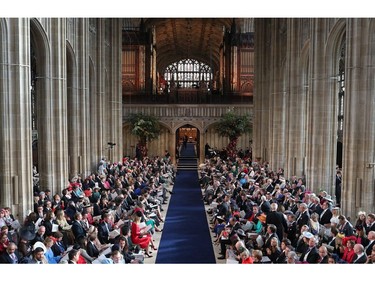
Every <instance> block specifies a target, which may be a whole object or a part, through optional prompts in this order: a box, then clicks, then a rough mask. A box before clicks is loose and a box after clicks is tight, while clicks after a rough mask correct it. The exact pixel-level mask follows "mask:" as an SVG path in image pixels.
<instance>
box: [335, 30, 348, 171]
mask: <svg viewBox="0 0 375 281" xmlns="http://www.w3.org/2000/svg"><path fill="white" fill-rule="evenodd" d="M345 50H346V44H345V35H344V36H343V38H342V41H341V46H340V50H339V52H340V53H339V61H338V68H339V69H338V84H339V86H338V99H337V101H338V105H337V106H338V110H337V122H338V124H337V159H336V164H337V165H338V166H339V167H342V147H343V131H344V95H345Z"/></svg>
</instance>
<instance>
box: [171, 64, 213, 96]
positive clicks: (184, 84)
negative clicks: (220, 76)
mask: <svg viewBox="0 0 375 281" xmlns="http://www.w3.org/2000/svg"><path fill="white" fill-rule="evenodd" d="M212 77H213V76H212V69H211V67H210V66H208V65H207V64H204V63H202V62H199V61H197V60H194V59H183V60H180V61H178V62H174V63H172V64H171V65H169V66H168V67H167V68H166V69H165V71H164V79H165V80H166V81H167V82H168V84H169V86H170V87H173V86H176V87H178V88H202V87H206V88H208V89H209V88H210V84H211V81H212Z"/></svg>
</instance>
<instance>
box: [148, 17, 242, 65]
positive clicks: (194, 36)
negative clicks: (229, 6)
mask: <svg viewBox="0 0 375 281" xmlns="http://www.w3.org/2000/svg"><path fill="white" fill-rule="evenodd" d="M232 23H233V19H230V18H168V19H165V18H147V19H144V24H145V27H146V28H150V29H151V30H154V32H155V43H156V44H155V47H156V54H157V58H156V60H157V64H156V65H157V68H158V70H163V69H165V67H167V66H168V65H169V64H171V63H173V62H176V61H179V60H180V59H184V58H187V57H189V58H193V59H197V60H199V61H202V62H205V63H206V64H208V65H211V66H212V67H213V68H216V69H217V68H218V66H219V62H220V46H221V45H222V43H223V38H224V31H225V30H230V28H231V25H232ZM236 23H237V20H236Z"/></svg>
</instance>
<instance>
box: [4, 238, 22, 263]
mask: <svg viewBox="0 0 375 281" xmlns="http://www.w3.org/2000/svg"><path fill="white" fill-rule="evenodd" d="M19 260H20V255H19V253H18V251H17V245H16V243H14V242H9V245H8V247H7V249H6V251H5V252H4V253H2V254H1V255H0V263H7V264H15V263H18V261H19Z"/></svg>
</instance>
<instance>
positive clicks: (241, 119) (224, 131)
mask: <svg viewBox="0 0 375 281" xmlns="http://www.w3.org/2000/svg"><path fill="white" fill-rule="evenodd" d="M215 130H216V132H217V133H218V134H219V135H220V136H222V137H228V138H229V144H228V145H227V147H226V149H227V153H228V157H230V158H232V159H235V158H236V155H237V140H238V138H239V137H240V136H241V135H243V134H246V133H250V132H251V130H252V127H251V118H250V116H249V115H238V114H236V113H235V112H233V111H228V112H227V113H225V114H223V115H222V117H221V119H220V121H219V122H218V123H217V124H216V126H215Z"/></svg>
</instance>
